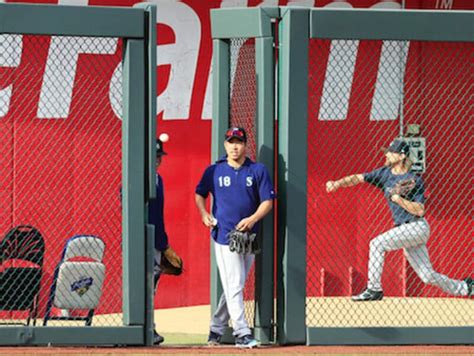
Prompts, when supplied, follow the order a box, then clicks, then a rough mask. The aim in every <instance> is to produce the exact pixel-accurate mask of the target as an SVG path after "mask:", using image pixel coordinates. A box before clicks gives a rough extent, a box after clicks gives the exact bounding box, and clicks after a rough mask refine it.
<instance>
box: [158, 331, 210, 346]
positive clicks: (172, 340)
mask: <svg viewBox="0 0 474 356" xmlns="http://www.w3.org/2000/svg"><path fill="white" fill-rule="evenodd" d="M160 334H161V335H162V336H163V337H164V338H165V342H164V344H163V345H169V346H171V345H194V346H204V345H207V335H204V334H184V333H160Z"/></svg>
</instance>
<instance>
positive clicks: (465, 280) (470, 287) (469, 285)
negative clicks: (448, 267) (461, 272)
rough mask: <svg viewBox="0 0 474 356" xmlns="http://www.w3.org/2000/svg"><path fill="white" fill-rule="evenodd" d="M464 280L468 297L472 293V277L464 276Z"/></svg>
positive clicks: (473, 284) (473, 282)
mask: <svg viewBox="0 0 474 356" xmlns="http://www.w3.org/2000/svg"><path fill="white" fill-rule="evenodd" d="M464 282H466V284H467V295H468V296H469V297H472V296H473V295H474V294H473V286H474V279H472V278H471V277H467V278H464Z"/></svg>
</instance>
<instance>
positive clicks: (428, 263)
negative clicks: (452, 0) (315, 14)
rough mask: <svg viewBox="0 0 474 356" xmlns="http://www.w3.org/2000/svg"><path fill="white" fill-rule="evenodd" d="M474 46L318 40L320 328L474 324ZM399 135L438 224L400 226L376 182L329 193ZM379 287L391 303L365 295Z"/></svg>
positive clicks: (315, 186) (315, 152)
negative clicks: (471, 283) (332, 184)
mask: <svg viewBox="0 0 474 356" xmlns="http://www.w3.org/2000/svg"><path fill="white" fill-rule="evenodd" d="M472 53H473V44H472V43H459V42H458V43H456V42H453V43H444V42H417V41H411V42H408V41H362V40H361V41H358V40H333V41H330V40H319V39H312V40H310V48H309V87H308V93H309V103H308V104H309V108H308V114H309V115H308V184H307V189H308V198H307V209H308V215H307V217H308V222H307V224H308V225H307V231H308V248H307V306H306V311H307V313H306V314H307V320H306V322H307V325H308V326H328V327H329V326H331V327H347V326H364V327H365V326H472V325H474V319H473V314H472V301H471V300H469V298H466V295H467V293H468V284H467V283H466V282H465V281H464V279H465V278H466V277H472V273H473V271H472V251H473V239H472V201H471V189H472V184H471V176H472V168H471V166H472V163H471V154H470V153H471V142H472V125H471V121H472V95H473V87H472V83H473V77H472V75H473V72H472ZM398 136H403V137H404V139H405V140H406V141H407V142H408V143H409V145H410V146H411V152H410V157H411V159H412V161H413V162H414V164H413V166H412V171H414V173H416V174H417V175H418V176H419V177H421V178H422V179H423V181H424V185H425V191H424V198H425V199H426V200H425V204H424V205H425V208H426V215H425V219H426V221H427V222H428V225H429V231H428V228H427V225H425V224H424V223H423V222H422V220H420V219H418V222H415V223H412V224H404V225H403V222H397V224H400V223H402V225H400V226H399V227H398V228H397V229H394V230H390V229H392V228H393V227H394V221H393V219H392V216H391V211H390V209H389V204H388V200H387V198H386V197H384V192H383V191H381V190H380V189H377V188H376V187H374V186H372V185H370V184H357V186H353V187H351V188H340V189H338V190H336V191H334V192H331V193H328V192H327V191H326V182H328V181H334V180H338V179H340V178H342V177H345V176H350V175H352V174H364V173H368V172H372V171H374V170H375V169H377V168H381V167H384V166H385V165H386V164H387V163H389V162H387V161H386V157H385V154H384V152H383V151H382V150H381V149H382V148H385V147H387V146H388V145H389V144H390V143H391V142H392V140H394V139H395V138H396V137H398ZM352 179H356V180H357V177H353V178H352ZM366 179H367V178H366ZM376 183H377V182H376ZM378 184H379V187H381V186H380V184H383V182H382V183H381V181H378ZM348 185H349V184H348ZM420 194H421V191H420ZM385 195H386V196H388V192H385ZM420 201H421V200H420ZM389 230H390V231H391V232H390V233H389V234H385V235H382V237H380V234H382V233H384V232H387V231H389ZM375 238H377V239H375ZM382 240H383V243H382V242H381V241H382ZM425 243H426V245H425ZM425 246H426V248H425ZM383 255H384V256H385V261H383V258H380V256H383ZM369 256H370V258H369ZM369 260H370V261H369ZM369 265H370V266H369ZM382 271H383V272H382ZM379 273H382V274H381V285H379V286H378V288H374V287H373V286H374V285H375V286H376V287H377V283H376V282H377V280H378V277H377V276H378V274H379ZM368 276H370V279H369V280H368ZM368 283H369V287H370V286H371V285H370V284H372V288H373V289H383V293H384V296H383V299H382V300H379V301H365V302H356V301H353V300H352V299H351V296H353V295H357V294H359V293H361V292H362V291H363V290H364V289H365V287H366V286H367V285H368ZM379 297H380V295H379ZM378 299H380V298H378Z"/></svg>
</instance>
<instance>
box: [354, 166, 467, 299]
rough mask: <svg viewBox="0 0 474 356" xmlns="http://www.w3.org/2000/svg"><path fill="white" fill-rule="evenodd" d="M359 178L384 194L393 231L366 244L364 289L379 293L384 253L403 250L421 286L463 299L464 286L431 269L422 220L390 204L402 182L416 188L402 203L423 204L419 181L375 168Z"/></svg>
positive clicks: (427, 229)
mask: <svg viewBox="0 0 474 356" xmlns="http://www.w3.org/2000/svg"><path fill="white" fill-rule="evenodd" d="M363 176H364V181H366V182H367V183H370V184H372V185H374V186H376V187H378V188H380V189H382V190H383V191H384V195H385V198H386V199H387V202H388V205H389V207H390V210H391V212H392V217H393V220H394V223H395V227H394V228H392V229H390V230H388V231H387V232H384V233H383V234H381V235H378V236H377V237H375V238H374V239H373V240H371V241H370V253H369V281H368V288H369V289H372V290H374V291H380V290H382V284H381V280H382V272H383V265H384V260H385V252H386V251H394V250H399V249H401V248H403V250H404V254H405V256H406V258H407V260H408V262H409V263H410V265H411V266H412V267H413V269H414V270H415V272H416V273H417V275H418V276H419V277H420V278H421V280H422V281H423V282H424V283H427V284H432V285H435V286H438V287H439V288H441V289H442V290H443V291H445V292H446V293H449V294H451V295H459V296H465V295H467V294H468V287H467V284H466V282H464V281H460V280H455V279H451V278H448V277H447V276H445V275H443V274H440V273H438V272H436V271H435V270H434V269H433V266H432V265H431V261H430V258H429V254H428V249H427V248H426V243H427V242H428V239H429V237H430V227H429V225H428V222H427V221H426V220H425V219H424V218H420V217H418V216H415V215H412V214H410V213H409V212H408V211H406V210H405V209H403V208H402V207H401V206H399V205H398V204H396V203H394V202H392V201H391V200H390V192H391V190H392V189H393V187H394V185H395V184H396V183H397V182H399V181H401V180H405V179H415V181H416V186H415V188H414V189H413V190H412V191H411V192H410V194H409V195H408V196H407V197H405V199H407V200H409V201H414V202H419V203H424V202H425V196H424V193H425V187H424V183H423V179H422V178H421V177H419V176H417V175H415V174H413V173H412V172H407V173H404V174H401V175H395V174H393V173H392V172H391V169H390V167H383V168H379V169H376V170H374V171H372V172H369V173H364V175H363Z"/></svg>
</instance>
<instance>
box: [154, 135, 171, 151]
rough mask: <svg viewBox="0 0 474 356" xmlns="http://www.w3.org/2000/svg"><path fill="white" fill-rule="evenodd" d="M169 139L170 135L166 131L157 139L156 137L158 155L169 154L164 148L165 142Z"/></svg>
mask: <svg viewBox="0 0 474 356" xmlns="http://www.w3.org/2000/svg"><path fill="white" fill-rule="evenodd" d="M168 140H169V136H168V134H166V133H162V134H161V135H160V136H159V137H158V138H157V139H156V155H157V156H163V155H167V153H166V152H165V151H164V149H163V143H164V142H167V141H168Z"/></svg>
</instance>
